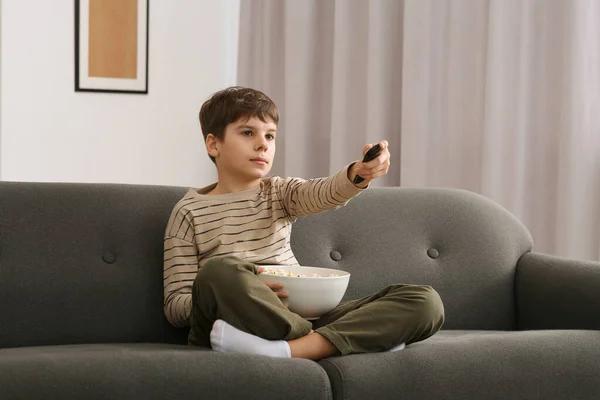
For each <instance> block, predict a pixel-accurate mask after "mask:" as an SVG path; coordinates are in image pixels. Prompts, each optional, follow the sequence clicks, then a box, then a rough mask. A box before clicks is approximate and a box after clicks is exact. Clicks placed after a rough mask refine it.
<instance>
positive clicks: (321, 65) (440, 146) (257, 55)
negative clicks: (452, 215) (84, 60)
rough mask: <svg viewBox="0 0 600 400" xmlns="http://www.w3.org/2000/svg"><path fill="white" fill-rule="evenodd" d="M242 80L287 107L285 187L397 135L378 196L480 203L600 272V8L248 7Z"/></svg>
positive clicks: (463, 4) (568, 4)
mask: <svg viewBox="0 0 600 400" xmlns="http://www.w3.org/2000/svg"><path fill="white" fill-rule="evenodd" d="M238 81H239V83H240V84H241V85H246V86H253V87H257V88H259V89H263V90H265V91H266V92H267V93H268V94H269V95H271V96H272V97H273V99H274V100H275V101H276V102H277V103H278V104H279V106H280V108H281V112H282V123H281V125H280V132H281V136H279V137H278V155H277V160H276V163H277V169H275V170H274V173H276V174H279V175H286V176H303V177H314V176H323V175H328V174H330V173H332V172H333V171H335V170H336V169H338V168H340V167H341V166H343V165H344V164H346V163H347V162H349V161H351V160H354V159H356V158H358V157H359V155H360V154H359V152H360V149H361V147H362V145H363V144H364V143H370V142H374V141H377V140H379V139H381V138H386V139H388V140H389V142H390V145H391V151H392V154H393V159H392V167H391V170H390V172H389V174H388V176H387V177H386V179H384V180H382V181H381V182H379V183H378V185H382V186H398V185H402V186H412V187H424V186H441V187H455V188H462V189H466V190H471V191H474V192H477V193H481V194H483V195H484V196H486V197H489V198H491V199H493V200H495V201H497V202H498V203H500V204H501V205H503V206H504V207H505V208H507V209H508V210H509V211H511V212H512V213H513V214H515V215H516V216H517V217H518V218H519V219H520V220H521V221H523V222H524V223H525V224H526V225H527V227H528V228H529V230H530V231H531V232H532V235H533V238H534V241H535V250H537V251H544V252H548V253H551V254H557V255H562V256H568V257H575V258H581V259H590V260H599V259H600V1H597V0H405V1H397V0H369V1H363V0H350V1H348V0H335V1H334V0H329V1H326V0H313V1H294V0H288V1H282V0H272V1H269V0H262V1H260V0H242V3H241V25H240V54H239V65H238Z"/></svg>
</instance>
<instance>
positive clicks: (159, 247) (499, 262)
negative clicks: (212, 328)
mask: <svg viewBox="0 0 600 400" xmlns="http://www.w3.org/2000/svg"><path fill="white" fill-rule="evenodd" d="M185 192H186V188H181V187H164V186H144V185H118V184H77V183H15V182H0V348H2V347H17V346H34V345H46V344H72V343H110V342H167V343H186V338H187V330H186V329H175V328H173V327H171V325H170V324H169V323H168V322H167V321H166V319H165V317H164V315H163V276H162V260H163V255H162V251H163V235H164V230H165V226H166V223H167V220H168V218H169V214H170V212H171V210H172V208H173V206H174V205H175V203H176V202H177V201H178V200H179V199H180V198H181V197H182V196H183V195H184V193H185ZM531 246H532V244H531V237H530V235H529V233H528V231H527V230H526V229H525V227H524V226H523V225H522V224H521V223H520V222H519V221H518V220H517V219H516V218H514V217H513V216H512V215H511V214H510V213H508V212H507V211H505V210H504V209H502V208H501V207H499V206H498V205H497V204H495V203H493V202H491V201H489V200H487V199H485V198H484V197H481V196H478V195H475V194H473V193H469V192H464V191H459V190H451V189H405V188H394V189H370V190H368V191H366V192H365V193H363V194H361V195H360V196H358V197H357V198H355V199H353V200H351V201H350V203H349V204H348V205H347V206H345V207H343V208H341V209H339V210H335V211H330V212H326V213H322V214H318V215H313V216H310V217H305V218H302V219H300V220H299V221H297V222H296V223H295V227H294V229H293V235H292V248H293V249H294V252H295V254H296V256H297V258H298V260H299V261H300V262H301V263H302V264H304V265H319V266H325V267H332V268H338V269H343V270H347V271H350V272H351V273H352V277H351V279H350V285H349V288H348V291H347V293H346V299H348V298H356V297H359V296H364V295H367V294H369V293H372V292H374V291H376V290H378V289H380V288H382V287H383V286H385V285H387V284H391V283H418V284H429V285H432V286H433V287H434V288H435V289H437V290H438V292H439V293H440V295H441V296H442V299H443V300H444V303H445V308H446V325H445V328H448V329H467V328H470V329H511V328H514V326H515V312H514V285H513V282H514V270H515V265H516V262H517V260H518V258H519V257H520V256H521V255H522V254H523V253H524V252H526V251H529V250H530V249H531Z"/></svg>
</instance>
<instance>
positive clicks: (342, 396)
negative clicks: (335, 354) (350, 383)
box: [322, 360, 345, 399]
mask: <svg viewBox="0 0 600 400" xmlns="http://www.w3.org/2000/svg"><path fill="white" fill-rule="evenodd" d="M322 361H323V362H325V363H328V364H330V365H332V366H333V368H334V369H335V370H336V371H337V373H338V375H339V377H340V381H341V382H342V383H341V385H340V398H341V399H343V398H344V385H345V380H344V374H343V373H342V370H341V369H340V368H339V367H338V366H337V364H336V363H334V362H332V361H331V360H322ZM325 374H327V373H325ZM327 378H328V379H329V382H330V386H331V396H332V397H333V398H335V393H334V390H333V381H332V380H331V379H330V378H329V375H328V376H327Z"/></svg>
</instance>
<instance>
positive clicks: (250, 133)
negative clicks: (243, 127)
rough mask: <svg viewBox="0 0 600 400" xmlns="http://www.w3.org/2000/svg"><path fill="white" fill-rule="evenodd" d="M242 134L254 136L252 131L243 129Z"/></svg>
mask: <svg viewBox="0 0 600 400" xmlns="http://www.w3.org/2000/svg"><path fill="white" fill-rule="evenodd" d="M242 135H245V136H252V131H243V132H242Z"/></svg>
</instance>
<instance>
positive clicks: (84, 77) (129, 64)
mask: <svg viewBox="0 0 600 400" xmlns="http://www.w3.org/2000/svg"><path fill="white" fill-rule="evenodd" d="M149 3H150V0H75V91H76V92H103V93H129V94H148V53H149V46H148V43H149V18H150V4H149Z"/></svg>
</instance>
